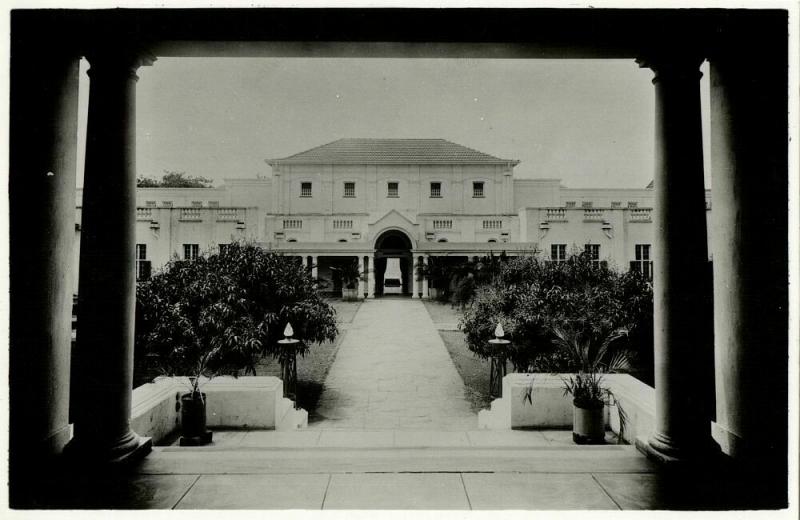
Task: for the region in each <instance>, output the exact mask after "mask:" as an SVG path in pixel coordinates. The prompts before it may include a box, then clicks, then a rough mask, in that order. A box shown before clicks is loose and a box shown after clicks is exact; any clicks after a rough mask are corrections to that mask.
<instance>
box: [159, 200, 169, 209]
mask: <svg viewBox="0 0 800 520" xmlns="http://www.w3.org/2000/svg"><path fill="white" fill-rule="evenodd" d="M161 205H162V206H164V207H165V208H171V207H172V201H171V200H162V201H161Z"/></svg>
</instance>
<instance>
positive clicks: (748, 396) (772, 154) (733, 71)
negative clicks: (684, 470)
mask: <svg viewBox="0 0 800 520" xmlns="http://www.w3.org/2000/svg"><path fill="white" fill-rule="evenodd" d="M745 41H746V40H744V39H743V40H742V41H741V43H740V44H739V43H738V42H734V45H732V46H731V47H730V48H731V51H729V53H728V55H727V56H718V57H716V58H715V59H714V60H712V61H711V67H710V71H711V154H712V161H711V164H712V165H713V169H712V176H713V177H712V179H713V180H712V185H713V189H712V197H713V203H712V210H711V214H712V230H713V231H712V237H713V242H712V244H713V252H714V360H715V365H716V366H715V376H716V377H715V384H716V402H717V408H716V417H715V423H714V426H713V429H714V437H715V439H717V440H718V441H719V443H720V446H721V447H722V449H723V451H725V453H727V454H728V455H730V456H732V457H734V458H735V459H737V460H743V461H747V462H753V463H755V467H757V468H758V469H760V470H764V469H765V468H766V467H768V466H774V465H776V464H777V465H780V466H781V467H783V470H782V471H781V470H780V469H776V470H775V471H776V472H775V474H781V473H782V474H783V475H786V473H785V467H784V466H785V464H786V460H787V457H786V449H787V446H786V442H787V436H786V432H787V428H788V425H787V409H788V406H787V396H788V379H787V374H788V372H789V371H788V366H787V359H788V352H787V345H788V344H789V340H788V337H787V331H788V330H789V327H788V318H787V309H788V296H787V287H788V279H787V265H788V248H787V240H786V237H787V235H788V228H787V223H788V222H789V219H788V218H787V205H786V200H788V191H787V189H788V183H787V177H786V176H787V171H788V168H787V159H786V158H787V157H788V154H787V147H788V142H787V135H788V134H787V132H786V128H787V99H786V96H787V89H786V62H785V61H784V60H785V59H786V57H785V55H784V56H780V54H781V53H776V52H772V51H770V52H760V50H761V49H758V47H756V49H750V44H748V43H745ZM737 44H738V45H737ZM733 49H735V50H733ZM756 460H757V461H758V462H757V463H756ZM780 487H782V488H783V492H785V489H786V486H785V483H784V484H783V485H782V486H780V485H778V486H776V489H779V488H780Z"/></svg>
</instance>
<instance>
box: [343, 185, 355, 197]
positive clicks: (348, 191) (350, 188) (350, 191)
mask: <svg viewBox="0 0 800 520" xmlns="http://www.w3.org/2000/svg"><path fill="white" fill-rule="evenodd" d="M355 196H356V183H355V182H345V183H344V197H345V198H346V199H352V198H355Z"/></svg>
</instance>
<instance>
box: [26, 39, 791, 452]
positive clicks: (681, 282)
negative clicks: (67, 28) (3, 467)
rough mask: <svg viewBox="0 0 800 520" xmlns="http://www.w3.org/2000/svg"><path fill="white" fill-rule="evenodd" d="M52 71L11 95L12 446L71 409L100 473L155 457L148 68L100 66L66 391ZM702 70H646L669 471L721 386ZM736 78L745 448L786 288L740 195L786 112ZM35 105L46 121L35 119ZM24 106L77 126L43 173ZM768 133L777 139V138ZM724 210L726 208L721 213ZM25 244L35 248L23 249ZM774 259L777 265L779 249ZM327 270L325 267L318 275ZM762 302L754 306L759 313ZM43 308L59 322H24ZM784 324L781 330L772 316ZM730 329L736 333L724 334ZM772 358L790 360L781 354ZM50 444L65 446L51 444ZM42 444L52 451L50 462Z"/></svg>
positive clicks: (69, 197) (57, 114)
mask: <svg viewBox="0 0 800 520" xmlns="http://www.w3.org/2000/svg"><path fill="white" fill-rule="evenodd" d="M33 58H36V57H35V56H34V57H33ZM46 58H47V59H44V60H42V61H41V62H40V63H41V64H42V65H41V66H43V67H46V70H45V71H44V72H42V71H34V70H28V69H26V68H25V67H24V66H20V65H19V59H20V58H15V59H16V60H17V61H16V62H15V65H14V66H15V67H16V68H15V69H14V82H15V83H14V84H13V86H12V94H13V93H14V89H16V92H17V94H18V98H19V99H22V103H21V105H18V106H15V103H12V104H11V106H12V111H14V112H13V113H12V123H13V124H14V125H16V127H15V128H14V129H13V130H14V131H13V132H12V136H15V135H16V136H18V138H22V139H28V141H29V142H23V143H20V142H17V143H16V144H15V143H14V142H13V141H12V177H11V193H12V197H11V202H12V206H11V227H12V251H11V267H12V278H11V279H12V322H11V326H12V334H11V339H12V367H11V369H12V389H11V390H12V392H11V393H12V418H11V427H12V430H13V435H12V437H13V438H14V442H17V441H19V442H22V441H20V440H19V439H20V435H26V434H27V435H28V436H29V439H26V440H25V444H26V445H27V446H32V445H36V443H37V442H39V445H37V446H39V447H40V448H41V449H46V450H50V451H53V452H59V451H60V450H61V449H62V448H63V441H64V440H65V438H66V437H65V436H64V435H63V432H64V431H65V427H66V426H67V424H65V420H66V417H65V413H64V412H65V410H66V407H67V406H69V405H70V404H71V405H72V406H71V408H72V412H73V413H72V417H71V419H70V421H71V422H72V423H73V424H74V435H73V437H72V440H71V441H70V443H69V446H68V450H69V451H70V452H72V453H75V454H81V455H85V456H87V457H90V458H91V459H92V460H100V461H108V462H111V461H113V462H121V461H125V460H129V459H132V458H136V457H139V456H142V455H144V454H145V453H146V452H147V451H148V450H149V443H148V441H147V440H146V439H141V438H139V437H138V436H137V435H136V434H135V433H134V432H132V431H131V429H130V425H129V416H130V405H131V380H132V373H133V332H134V329H133V327H134V319H133V315H134V313H133V308H134V301H135V279H134V276H135V275H134V254H133V253H134V229H135V203H134V201H135V176H136V170H135V166H134V158H135V142H134V135H135V132H134V120H135V84H136V75H135V71H136V68H137V67H138V66H140V65H143V64H147V63H149V60H148V59H146V58H143V57H142V55H141V54H140V53H133V52H129V51H127V50H124V49H111V48H107V49H105V52H103V53H102V54H97V55H90V56H89V57H88V59H89V61H90V66H91V69H90V78H91V89H90V94H89V122H88V128H87V134H88V135H87V146H86V176H85V181H84V200H83V224H82V225H83V229H82V243H81V261H80V262H81V265H80V272H81V276H80V284H81V285H80V302H79V311H78V316H79V318H78V319H79V323H80V330H79V332H78V351H77V352H76V360H77V365H76V370H75V371H74V372H73V376H72V378H71V379H70V377H69V370H65V368H64V362H65V359H68V357H69V355H68V352H69V333H68V332H69V331H68V323H69V321H68V319H69V314H68V311H67V310H66V308H67V307H66V306H67V297H66V296H65V295H68V294H70V292H71V283H70V262H69V261H68V256H66V253H65V248H67V249H68V248H70V247H71V242H70V241H71V237H72V236H73V234H74V230H73V229H72V224H73V222H74V204H73V197H74V175H75V172H74V162H73V163H72V164H70V160H71V159H70V158H71V157H74V150H75V147H76V140H75V138H74V128H73V126H72V125H73V124H74V120H75V117H76V110H75V99H76V98H75V95H76V92H77V81H76V79H77V76H76V75H77V67H76V66H75V64H76V63H77V61H76V60H77V58H78V57H77V56H65V57H60V58H54V57H53V56H47V57H46ZM700 61H701V60H700V56H699V55H698V56H684V57H677V58H676V57H674V56H670V57H659V58H651V59H648V60H645V61H643V64H644V65H645V66H648V67H651V68H652V69H653V70H654V72H655V80H654V83H655V94H656V107H655V110H656V143H657V149H656V168H655V193H656V208H657V211H656V212H655V214H656V225H655V228H656V234H657V236H656V239H655V241H654V244H655V252H654V253H655V260H656V262H655V265H656V269H657V272H656V273H655V283H654V296H655V298H654V300H655V317H656V322H655V327H654V329H655V364H656V366H655V374H656V380H655V386H656V425H655V433H654V435H653V436H652V437H651V438H650V439H647V440H643V441H642V443H641V447H642V449H643V450H645V451H646V452H648V453H649V454H650V455H652V456H654V457H656V458H659V459H660V460H663V461H680V460H685V459H691V458H695V457H698V456H701V455H703V454H705V453H708V452H710V451H713V450H714V445H713V442H712V440H711V435H710V432H709V421H710V419H711V417H710V416H709V403H708V400H707V399H706V396H705V395H704V394H703V392H702V388H703V384H702V381H703V380H705V379H707V378H710V377H713V375H714V374H713V371H712V370H711V368H710V367H706V366H705V365H703V364H702V363H697V358H698V356H699V357H701V358H703V357H704V355H705V354H704V351H705V349H709V348H711V346H710V345H706V344H703V343H702V341H698V338H699V337H702V335H698V333H697V332H698V330H699V329H702V327H703V323H701V322H699V318H700V316H702V312H701V308H702V306H703V305H704V301H705V300H704V298H705V297H706V295H705V293H704V288H708V287H709V286H708V284H707V279H706V275H705V269H706V259H707V251H706V237H705V233H706V226H705V210H704V206H703V165H702V153H703V150H702V139H701V129H700V102H699V82H698V79H699V65H700ZM37 65H39V64H37ZM729 70H730V69H727V70H726V69H724V68H723V69H718V68H717V67H716V65H715V64H714V63H713V62H712V74H715V77H714V78H713V85H714V89H713V91H712V94H715V95H716V94H719V95H721V96H722V98H721V99H717V100H715V101H712V102H713V103H717V105H715V106H716V107H717V108H716V112H715V113H718V114H721V115H723V116H724V117H722V118H720V119H716V120H714V121H713V124H714V125H716V126H714V127H713V128H712V131H713V132H714V136H712V142H713V143H715V144H714V146H715V147H716V149H717V152H718V155H719V156H720V157H724V160H720V161H716V162H715V166H714V167H715V170H714V176H713V179H714V200H715V216H714V218H715V228H714V229H715V230H716V231H718V232H720V233H721V235H720V237H721V240H719V241H717V242H715V246H714V260H715V263H714V277H715V283H714V305H715V307H714V312H715V318H714V322H715V325H716V329H717V334H716V342H717V346H716V350H717V357H716V377H717V385H718V393H721V394H723V395H722V397H721V398H720V397H718V398H717V405H718V409H717V412H716V419H717V423H718V424H719V427H720V428H722V429H723V430H724V431H725V432H726V434H727V435H729V436H732V437H731V438H732V439H734V440H733V441H731V442H732V443H734V444H736V443H741V442H742V441H743V440H745V439H749V438H762V437H763V435H762V434H760V433H759V432H757V431H756V430H757V429H758V428H760V424H759V421H758V419H757V416H758V414H759V413H760V411H759V409H760V408H761V405H760V404H759V401H754V400H752V399H751V398H752V397H753V396H756V395H758V391H757V390H755V389H754V386H757V385H758V383H759V382H758V381H755V380H753V379H751V378H746V377H742V376H741V375H740V374H742V373H743V372H744V371H745V370H746V369H747V368H746V367H744V366H742V365H741V363H740V362H739V361H738V360H740V359H742V358H743V356H745V355H746V353H748V352H752V350H753V349H754V348H758V347H759V345H756V344H754V343H753V341H754V337H753V335H752V334H748V333H746V331H747V330H752V329H758V328H759V326H760V324H759V323H758V322H757V321H756V320H758V319H759V318H763V317H764V311H763V310H762V311H761V312H760V313H755V314H753V313H751V311H753V310H754V309H753V308H752V307H753V304H751V303H748V299H750V301H760V302H763V301H764V300H765V299H766V298H767V297H769V296H770V295H771V294H778V296H780V290H779V289H775V290H773V288H774V286H775V278H774V277H773V278H770V279H769V281H770V283H772V284H773V285H771V286H769V288H768V289H763V288H760V287H758V286H754V285H752V284H751V283H750V282H749V281H748V273H751V272H753V271H754V270H755V271H757V270H761V269H763V267H762V265H761V261H760V258H759V257H758V255H754V254H740V253H739V252H741V251H742V250H746V249H747V248H751V247H753V246H754V244H757V243H759V241H760V240H761V239H762V237H761V236H760V235H759V233H761V232H763V228H761V227H759V226H758V225H757V224H755V223H750V224H747V225H742V220H741V219H742V215H741V214H740V213H738V212H739V211H744V212H745V213H744V214H745V215H746V217H747V219H754V220H755V221H756V222H758V219H759V216H758V214H757V211H756V208H757V206H758V204H759V202H760V199H759V198H758V197H753V198H751V197H750V194H749V193H748V192H747V190H746V189H744V188H746V187H748V186H751V185H752V183H753V182H754V181H753V180H752V178H755V177H758V176H759V173H760V172H759V164H760V163H759V152H758V151H757V150H755V149H750V148H748V146H747V144H748V143H747V141H742V140H741V139H745V138H748V137H749V138H752V139H755V140H758V138H757V137H756V136H753V132H754V130H748V129H747V128H744V127H746V126H747V125H752V124H753V122H754V121H755V122H760V121H766V119H767V117H768V116H769V114H774V113H775V111H774V110H772V111H770V112H767V115H766V116H762V115H761V114H758V113H755V112H754V111H752V110H751V109H747V108H743V105H742V104H743V103H744V104H746V103H747V102H748V100H747V99H746V97H745V96H743V95H741V94H742V93H743V92H747V91H748V89H750V90H751V91H752V90H753V89H756V90H758V88H759V87H758V86H752V85H751V86H749V87H746V88H745V87H742V86H741V85H743V84H744V83H743V82H746V81H749V79H748V78H746V77H744V76H741V75H735V74H734V73H732V72H729ZM718 72H719V75H717V73H718ZM31 86H33V87H34V89H33V90H32V91H31V92H30V93H24V94H20V89H25V88H28V87H31ZM772 86H773V84H771V83H766V84H765V86H764V87H762V89H763V90H764V91H766V92H771V91H770V88H771V87H772ZM762 93H763V92H762ZM15 99H17V98H15ZM34 101H35V102H34ZM36 103H39V104H40V105H41V107H44V108H35V104H36ZM26 107H27V108H30V109H31V110H32V113H34V114H36V115H37V117H38V118H39V119H40V120H43V121H56V122H57V124H59V125H65V126H68V127H69V129H68V130H69V132H67V133H66V134H62V133H61V128H60V127H57V126H54V127H52V128H51V131H50V133H49V134H48V135H49V136H50V137H49V138H47V139H42V140H39V141H36V142H35V145H36V153H37V154H38V156H39V157H43V158H46V160H45V161H44V162H41V161H40V159H37V158H32V157H28V156H26V155H25V153H24V152H25V151H26V149H27V147H32V146H33V144H32V143H33V142H34V140H35V139H37V137H36V135H35V134H31V133H28V134H25V132H24V130H25V129H26V128H31V126H30V125H31V124H30V123H26V122H25V121H24V116H25V114H22V113H21V112H20V110H23V109H25V108H26ZM773 108H774V107H773ZM778 109H780V107H778ZM45 112H46V113H45ZM26 125H27V126H26ZM771 131H772V134H771V135H775V131H774V128H773V129H772V130H771ZM737 136H738V138H739V140H737ZM758 142H761V141H758ZM770 146H773V145H770ZM715 157H716V156H715ZM65 158H66V159H65ZM778 168H780V165H778ZM45 170H46V171H45ZM772 171H775V169H774V168H773V170H772ZM778 173H780V170H778ZM51 174H52V175H51ZM778 176H779V175H778ZM34 179H35V182H34V181H33V180H34ZM717 181H719V182H717ZM778 193H779V194H780V190H778ZM717 200H720V201H721V203H722V205H717V204H716V201H717ZM25 204H33V207H32V208H31V207H25V206H24V205H25ZM31 210H33V211H38V212H40V213H42V214H44V213H46V214H47V217H46V218H39V217H34V218H33V220H26V219H29V218H30V217H29V216H28V215H29V212H30V211H31ZM31 222H34V223H35V225H36V228H35V229H32V228H31V227H30V226H29V224H30V223H31ZM67 223H68V224H67ZM23 226H24V227H25V230H24V231H22V229H23ZM23 233H27V234H28V236H25V237H24V238H23V237H22V236H21V235H22V234H23ZM715 238H717V237H715ZM47 251H52V252H53V256H51V257H49V258H43V257H42V255H43V252H47ZM776 251H777V253H776V254H780V250H776ZM31 258H33V259H34V263H35V264H36V267H35V269H41V270H42V272H41V273H32V272H30V270H31V269H33V268H34V267H32V266H31V265H26V264H28V262H30V259H31ZM419 262H423V263H424V262H425V258H424V256H423V255H416V256H415V262H414V263H415V265H418V264H419ZM360 263H361V266H362V269H363V271H365V272H366V273H367V278H368V280H367V282H366V291H365V292H366V293H367V295H368V297H372V296H374V287H375V278H374V272H373V271H374V264H375V258H374V257H373V256H363V257H362V262H360ZM315 265H316V262H313V263H312V270H313V269H314V266H315ZM36 275H39V276H36ZM765 277H766V278H769V277H768V276H766V275H765ZM414 278H416V276H414ZM23 279H24V284H25V285H24V286H23V285H22V284H23V282H22V280H23ZM731 284H732V285H731ZM778 285H779V284H778ZM417 289H419V290H417ZM770 291H771V292H770ZM412 292H413V293H414V294H415V295H419V293H420V292H421V293H422V294H423V295H424V294H426V293H427V282H426V281H425V280H424V279H423V280H422V281H421V284H420V285H419V286H417V287H414V290H413V291H412ZM754 293H755V294H756V296H758V298H756V299H755V300H753V294H754ZM38 305H41V306H43V307H46V308H48V309H51V310H52V312H49V311H48V312H38V311H37V312H31V313H30V314H29V315H21V314H20V313H22V312H25V311H24V310H25V309H36V308H37V306H38ZM773 321H777V322H779V321H780V320H779V319H777V320H776V319H775V318H774V317H773ZM65 324H66V325H65ZM65 327H66V328H65ZM726 327H731V329H730V330H729V331H728V332H726V330H727V329H726ZM37 342H38V343H37ZM29 345H37V347H36V348H37V349H39V350H41V349H44V350H47V352H46V354H47V355H46V356H44V358H41V359H40V358H36V357H34V354H33V353H28V352H25V351H20V349H24V348H27V347H28V346H29ZM33 352H34V353H35V352H38V350H34V351H33ZM772 358H775V359H777V358H780V352H778V353H777V355H775V356H772ZM748 359H750V360H752V361H753V362H754V363H756V365H754V368H753V369H754V370H761V371H762V372H763V370H762V368H763V366H762V364H761V361H760V359H759V358H758V356H754V355H750V357H748ZM47 360H55V361H53V363H54V367H55V368H53V369H52V371H51V372H49V373H48V375H52V377H53V380H52V381H47V382H45V383H43V387H41V388H40V387H36V386H34V385H30V384H27V383H25V382H24V372H25V371H26V370H28V371H30V372H32V373H36V374H40V375H41V373H42V371H48V370H51V369H50V368H48V367H50V365H49V364H48V363H50V362H49V361H47ZM67 363H68V362H67ZM758 367H762V368H758ZM14 374H16V375H14ZM70 384H71V385H72V386H73V387H74V391H73V392H72V399H73V401H74V402H73V403H70V402H69V390H68V389H69V386H70ZM720 385H722V388H723V390H724V391H725V392H728V391H731V390H730V388H729V387H730V386H731V385H740V387H739V388H738V389H737V390H735V391H734V393H730V394H725V393H724V392H720V390H719V389H720ZM21 392H27V393H28V394H29V395H21V394H20V393H21ZM28 399H30V400H31V402H33V403H46V404H47V407H48V410H47V412H43V413H45V414H46V418H45V419H44V420H43V421H40V422H38V423H36V424H30V425H29V424H24V421H25V417H26V415H25V413H24V412H21V411H20V410H21V409H23V408H24V407H25V402H26V400H28ZM720 401H722V407H723V408H722V409H720V408H719V406H720V404H719V403H720ZM781 402H782V403H783V402H785V398H784V400H783V401H781ZM30 406H35V404H32V405H30ZM771 431H772V430H771ZM54 435H55V436H57V438H58V439H60V440H59V441H57V442H53V439H54ZM45 441H47V442H45ZM45 444H46V446H47V447H44V448H42V446H44V445H45ZM15 455H17V454H16V453H15Z"/></svg>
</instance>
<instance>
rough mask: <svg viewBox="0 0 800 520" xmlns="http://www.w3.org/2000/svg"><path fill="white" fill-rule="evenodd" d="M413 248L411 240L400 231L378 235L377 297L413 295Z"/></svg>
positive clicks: (388, 231) (376, 250)
mask: <svg viewBox="0 0 800 520" xmlns="http://www.w3.org/2000/svg"><path fill="white" fill-rule="evenodd" d="M412 247H413V246H412V242H411V238H409V236H408V235H407V234H406V233H404V232H403V231H401V230H399V229H389V230H386V231H384V232H382V233H381V234H380V235H378V238H377V239H376V240H375V296H383V295H384V294H390V293H395V294H401V295H403V296H410V295H411V285H412V280H413V273H412V272H411V269H412V265H413V264H412V256H411V248H412ZM387 266H388V267H390V269H389V273H387ZM398 272H399V275H400V276H399V279H398V277H397V276H396V275H397V274H398ZM387 274H388V275H389V276H388V277H387Z"/></svg>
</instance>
